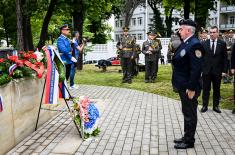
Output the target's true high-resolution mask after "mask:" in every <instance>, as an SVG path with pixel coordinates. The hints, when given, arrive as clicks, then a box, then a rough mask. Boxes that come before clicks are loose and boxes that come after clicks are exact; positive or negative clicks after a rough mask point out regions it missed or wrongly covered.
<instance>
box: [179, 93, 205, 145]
mask: <svg viewBox="0 0 235 155" xmlns="http://www.w3.org/2000/svg"><path fill="white" fill-rule="evenodd" d="M199 95H200V91H199V90H197V91H196V92H195V96H194V97H193V98H192V99H189V98H188V95H187V94H186V90H179V96H180V100H181V104H182V112H183V115H184V140H185V143H187V144H194V142H195V132H196V128H197V106H198V101H197V98H198V96H199Z"/></svg>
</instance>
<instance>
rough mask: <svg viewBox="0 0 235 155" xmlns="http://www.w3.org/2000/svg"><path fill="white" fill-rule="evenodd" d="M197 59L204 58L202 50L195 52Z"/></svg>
mask: <svg viewBox="0 0 235 155" xmlns="http://www.w3.org/2000/svg"><path fill="white" fill-rule="evenodd" d="M195 54H196V57H197V58H201V57H202V52H201V51H200V50H196V51H195Z"/></svg>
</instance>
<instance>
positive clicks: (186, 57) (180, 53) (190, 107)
mask: <svg viewBox="0 0 235 155" xmlns="http://www.w3.org/2000/svg"><path fill="white" fill-rule="evenodd" d="M179 24H180V29H179V34H180V37H181V39H182V40H183V42H182V43H181V45H180V47H179V48H178V49H177V50H176V52H175V54H174V56H173V59H172V64H173V76H172V85H173V86H174V87H175V88H176V89H177V91H178V93H179V96H180V100H181V104H182V112H183V115H184V135H183V137H182V138H179V139H175V140H174V143H176V144H175V146H174V147H175V149H187V148H193V147H194V143H195V132H196V127H197V106H198V100H197V99H198V96H200V92H201V85H200V82H199V81H200V78H201V72H202V63H203V55H204V48H203V46H202V45H201V43H200V41H199V40H198V39H197V38H196V36H195V35H194V34H195V30H196V24H195V23H194V21H192V20H191V19H187V20H184V19H183V20H181V21H180V22H179Z"/></svg>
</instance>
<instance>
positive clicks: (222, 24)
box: [208, 0, 235, 31]
mask: <svg viewBox="0 0 235 155" xmlns="http://www.w3.org/2000/svg"><path fill="white" fill-rule="evenodd" d="M215 8H216V10H215V11H210V12H209V15H210V16H209V18H208V19H209V20H208V26H213V25H216V26H218V27H219V29H220V30H221V31H227V30H235V6H234V5H233V6H232V5H227V4H226V3H222V2H221V1H219V0H216V1H215Z"/></svg>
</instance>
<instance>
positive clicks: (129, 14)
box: [125, 8, 135, 27]
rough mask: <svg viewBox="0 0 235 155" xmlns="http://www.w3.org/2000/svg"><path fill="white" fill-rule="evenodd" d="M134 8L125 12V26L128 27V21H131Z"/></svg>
mask: <svg viewBox="0 0 235 155" xmlns="http://www.w3.org/2000/svg"><path fill="white" fill-rule="evenodd" d="M134 10H135V9H134V8H132V9H131V10H130V11H128V12H126V16H125V26H126V27H128V26H129V25H130V21H131V17H132V15H133V12H134Z"/></svg>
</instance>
